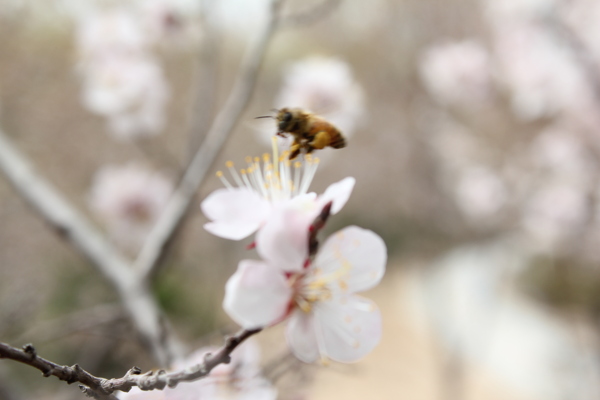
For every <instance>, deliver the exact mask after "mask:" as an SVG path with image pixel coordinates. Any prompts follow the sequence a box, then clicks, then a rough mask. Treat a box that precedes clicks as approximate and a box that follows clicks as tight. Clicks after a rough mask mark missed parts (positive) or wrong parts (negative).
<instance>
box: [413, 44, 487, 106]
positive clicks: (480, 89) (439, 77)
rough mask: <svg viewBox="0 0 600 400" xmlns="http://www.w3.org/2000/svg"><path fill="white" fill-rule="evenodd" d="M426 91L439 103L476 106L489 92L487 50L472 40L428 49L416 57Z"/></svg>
mask: <svg viewBox="0 0 600 400" xmlns="http://www.w3.org/2000/svg"><path fill="white" fill-rule="evenodd" d="M420 73H421V78H422V79H423V82H424V83H425V86H426V87H427V90H428V91H429V92H430V93H431V95H432V96H433V97H434V98H435V99H436V100H437V101H439V102H440V103H442V104H446V105H449V104H453V105H462V106H478V105H481V104H482V102H485V101H488V100H489V98H490V95H491V93H492V85H491V75H492V71H491V65H490V60H489V55H488V52H487V50H486V49H485V48H484V47H483V46H482V45H481V44H480V43H478V42H476V41H474V40H464V41H461V42H455V43H445V44H440V45H437V46H433V47H431V48H429V49H428V50H427V51H426V52H425V54H423V56H422V57H421V60H420Z"/></svg>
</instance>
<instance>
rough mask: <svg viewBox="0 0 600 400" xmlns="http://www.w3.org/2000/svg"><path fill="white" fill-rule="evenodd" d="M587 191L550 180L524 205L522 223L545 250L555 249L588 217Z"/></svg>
mask: <svg viewBox="0 0 600 400" xmlns="http://www.w3.org/2000/svg"><path fill="white" fill-rule="evenodd" d="M586 201H587V199H586V194H585V192H583V191H582V190H581V189H580V188H579V187H577V186H575V185H571V184H569V183H567V182H548V183H545V184H544V185H543V186H542V187H540V188H539V189H538V190H536V191H535V192H534V193H533V194H532V195H531V197H530V198H529V199H528V200H527V201H526V203H525V204H524V205H523V214H522V226H523V228H524V230H525V232H527V233H528V234H529V235H530V237H531V238H532V241H533V243H534V244H535V245H536V246H539V248H540V249H541V250H543V251H555V250H557V249H558V248H557V247H558V246H559V245H560V244H561V241H563V240H565V239H569V238H572V237H573V235H574V234H576V233H577V232H578V230H580V229H582V228H583V226H584V224H585V221H586V219H587V204H586Z"/></svg>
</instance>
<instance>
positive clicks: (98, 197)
mask: <svg viewBox="0 0 600 400" xmlns="http://www.w3.org/2000/svg"><path fill="white" fill-rule="evenodd" d="M172 192H173V183H172V181H171V180H170V179H169V178H168V177H166V176H165V175H163V174H162V173H159V172H154V171H152V170H149V169H147V168H146V167H143V166H141V165H137V164H133V163H131V164H127V165H125V166H122V167H117V166H105V167H103V168H102V169H100V170H99V171H98V172H97V173H96V176H95V177H94V182H93V185H92V188H91V189H90V193H89V204H90V207H91V209H92V211H94V212H95V213H96V214H97V215H98V216H99V217H100V218H101V219H102V220H103V221H104V222H105V224H106V227H107V229H108V232H109V234H110V236H111V237H112V238H113V239H114V240H115V241H116V242H117V243H119V244H121V245H122V246H123V247H125V248H128V249H132V250H135V249H137V248H138V247H139V245H141V243H142V242H143V240H144V239H145V237H146V235H147V234H148V232H149V231H150V229H151V228H152V226H153V225H154V222H155V221H156V219H157V218H158V216H159V214H160V212H161V211H162V210H163V208H164V207H165V205H166V203H167V201H168V200H169V197H170V196H171V193H172Z"/></svg>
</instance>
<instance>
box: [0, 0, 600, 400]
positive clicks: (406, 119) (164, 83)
mask: <svg viewBox="0 0 600 400" xmlns="http://www.w3.org/2000/svg"><path fill="white" fill-rule="evenodd" d="M266 10H267V1H264V0H261V1H258V0H257V1H252V2H250V1H244V0H222V1H210V0H205V1H200V0H178V1H173V2H162V1H158V0H156V1H154V0H152V1H150V0H148V1H144V0H130V1H128V2H125V1H109V0H104V1H103V0H96V1H93V0H85V1H84V0H46V1H43V2H42V1H35V0H0V129H2V130H3V131H4V132H5V133H6V134H7V135H8V136H9V137H10V138H11V139H12V140H13V141H14V143H15V145H16V146H17V147H18V148H19V149H20V151H22V152H23V153H24V154H25V155H26V156H27V157H29V158H30V159H31V161H32V163H33V164H34V165H35V167H36V169H37V170H38V171H39V172H40V173H41V175H42V176H43V177H44V178H46V179H48V180H49V181H50V182H51V183H52V184H53V185H55V186H56V187H57V188H58V189H59V190H60V191H61V192H62V193H63V194H64V195H65V196H66V197H67V198H68V199H69V201H71V202H72V203H73V204H74V205H75V206H76V207H77V208H78V209H79V210H81V211H82V212H83V213H85V214H86V215H87V216H89V217H90V218H91V219H93V220H94V221H95V222H96V223H97V225H98V226H99V227H102V229H104V230H105V232H106V234H107V235H108V236H109V237H110V238H111V240H112V241H113V242H114V243H115V244H116V245H118V246H119V247H120V248H121V249H122V250H123V251H124V252H125V253H127V254H130V255H135V254H136V251H137V250H138V249H139V246H140V244H141V242H142V241H143V238H144V237H145V234H147V232H148V230H149V229H150V227H151V226H152V223H153V221H154V218H156V216H157V215H158V213H159V212H160V210H161V209H162V207H163V206H164V204H165V202H166V201H167V200H168V196H169V195H170V193H171V191H172V190H173V187H174V185H175V184H176V182H177V179H178V176H180V174H181V171H182V170H183V168H184V167H185V165H186V164H187V162H188V161H189V159H190V156H191V154H193V153H194V151H195V149H196V148H197V147H198V145H199V143H201V140H202V133H203V132H204V131H205V130H206V128H207V127H208V126H210V122H211V120H212V118H213V117H214V115H215V113H216V112H217V111H218V110H219V109H220V107H221V106H222V104H223V102H224V100H225V99H226V97H227V94H228V93H229V90H230V89H231V86H232V84H233V82H234V79H235V76H236V73H237V70H238V67H239V63H240V60H241V57H242V55H243V53H244V50H245V49H246V48H247V45H248V44H249V43H251V41H252V39H253V38H254V37H256V35H257V32H258V31H259V29H260V28H261V26H262V25H263V24H264V23H265V21H266V15H267V12H266ZM285 15H286V16H288V17H289V18H284V20H283V22H282V25H281V27H280V29H279V30H278V31H277V33H276V34H275V36H274V38H273V40H272V42H271V46H270V47H269V49H268V51H267V54H266V58H265V60H264V63H263V68H262V71H261V73H260V76H259V80H258V83H257V86H256V89H255V93H254V95H253V98H252V102H251V104H250V106H249V108H248V110H247V111H246V112H245V113H244V114H243V116H242V118H241V119H240V120H239V121H238V123H237V127H236V129H235V131H234V132H233V134H232V135H231V136H230V138H229V139H228V141H227V144H226V145H225V148H224V150H223V151H222V152H221V153H220V155H219V157H218V159H217V162H216V163H215V165H214V166H213V169H212V170H211V173H210V175H209V176H208V177H207V178H206V179H205V182H204V184H203V185H202V187H201V189H200V190H199V192H198V195H197V200H196V202H195V205H194V207H193V208H192V210H191V212H190V213H189V215H188V216H187V219H186V222H185V224H184V225H183V227H182V229H180V230H179V231H178V233H177V235H176V238H175V240H174V243H173V244H172V245H171V246H170V248H169V250H168V253H167V256H166V258H165V261H164V263H163V266H162V268H161V269H160V271H159V274H158V276H157V277H156V279H155V282H154V288H153V290H154V292H155V294H156V296H157V298H158V299H159V302H160V304H161V306H162V308H163V309H164V311H165V313H166V315H167V316H168V317H169V318H170V319H171V321H172V323H173V325H174V328H175V331H176V332H177V333H178V335H179V336H180V337H181V338H182V339H183V340H184V341H185V342H186V343H187V344H188V345H189V346H190V348H191V349H194V348H199V347H201V346H205V345H209V344H214V345H216V344H219V343H220V342H221V340H222V337H223V335H224V334H225V333H229V332H233V331H234V330H235V326H234V325H233V323H232V322H231V321H230V320H229V318H228V317H227V316H226V315H225V314H224V312H223V311H222V308H221V302H222V299H223V295H224V285H225V282H226V280H227V279H228V278H229V276H231V274H232V273H233V272H234V271H235V269H236V267H237V263H238V262H239V260H241V259H243V258H249V257H250V258H252V257H255V256H256V255H255V254H254V253H253V252H249V251H247V250H245V249H244V247H245V245H247V244H249V243H250V242H251V239H246V240H245V241H242V243H240V242H232V241H227V240H225V239H221V238H218V237H215V236H212V235H210V234H208V233H207V232H206V231H205V230H204V229H203V224H204V223H206V222H207V220H206V218H205V217H204V216H203V215H202V213H201V212H200V209H199V204H200V201H201V200H202V199H203V198H204V197H206V196H207V195H208V194H209V193H211V192H212V191H213V190H215V189H217V188H220V187H222V183H221V182H220V181H219V180H218V179H217V178H216V177H214V173H215V172H216V171H217V170H220V169H224V168H225V163H226V162H227V161H230V160H231V161H233V162H234V163H236V165H244V159H245V157H246V156H252V157H254V156H260V155H262V154H263V153H265V152H269V151H270V135H272V134H273V132H274V129H275V128H274V126H273V121H271V120H268V119H267V120H255V119H254V117H256V116H261V115H267V114H269V112H270V111H269V110H271V109H272V108H274V107H282V106H301V107H305V108H309V109H311V110H312V111H314V112H317V113H319V114H320V115H323V116H325V117H327V118H328V119H329V120H331V121H333V122H335V123H336V125H338V126H339V127H340V128H341V129H342V131H343V132H344V134H345V135H346V136H347V137H348V143H349V145H348V147H347V148H345V149H343V150H330V149H328V150H327V149H326V150H323V151H322V152H319V153H318V154H317V155H318V156H319V157H320V158H321V165H320V167H319V170H318V172H317V175H316V177H315V180H314V181H313V184H312V186H311V189H312V190H314V191H315V192H317V193H321V192H322V191H323V190H324V189H325V188H326V187H327V186H328V185H329V184H331V183H333V182H336V181H338V180H340V179H342V178H344V177H346V176H354V177H355V178H356V180H357V183H356V186H355V189H354V192H353V194H352V196H351V198H350V200H349V202H348V204H347V205H346V206H345V208H344V209H343V210H342V212H340V213H339V214H337V215H336V216H335V217H333V218H332V219H331V220H330V222H329V223H328V226H327V228H326V232H334V231H335V230H337V229H340V228H341V227H344V226H347V225H359V226H361V227H364V228H368V229H371V230H373V231H375V232H377V233H378V234H379V235H381V236H382V237H383V238H384V240H385V242H386V244H387V248H388V271H387V273H386V276H385V277H384V279H383V282H382V283H381V285H380V286H379V287H377V288H376V289H373V290H372V291H371V292H369V293H367V294H366V295H367V296H368V297H371V298H373V299H374V300H375V301H376V302H377V303H378V305H379V306H380V308H381V310H382V313H383V318H384V331H383V332H384V333H383V335H384V336H383V339H382V342H381V344H380V345H379V347H377V348H376V349H375V351H374V352H373V353H372V354H370V355H369V356H368V357H366V358H365V359H364V360H363V361H361V362H359V363H357V364H352V365H338V364H333V365H330V366H328V367H323V366H301V364H300V363H299V362H297V361H294V360H292V359H290V358H289V357H288V356H286V354H287V353H286V345H285V343H284V340H283V332H282V330H281V329H280V328H279V327H277V328H273V329H270V330H268V331H267V332H264V333H261V334H260V335H258V336H257V341H258V343H259V344H261V347H262V360H263V361H262V365H263V366H264V373H265V376H266V377H267V378H268V379H270V380H271V381H272V382H273V384H274V385H275V386H276V387H277V389H278V391H279V397H278V398H281V399H335V398H344V399H363V398H366V397H368V398H375V399H398V398H411V399H432V400H446V399H447V400H467V399H482V400H486V399H529V400H535V399H546V400H553V399H577V400H578V399H597V398H598V397H599V396H600V386H599V384H600V381H599V379H600V370H599V368H600V359H599V357H598V356H599V353H598V350H599V349H598V344H599V343H598V339H599V334H600V321H599V320H598V317H599V312H600V265H599V262H600V197H599V196H600V174H599V170H598V163H599V162H600V45H599V43H600V3H599V2H597V1H595V0H444V1H441V0H371V1H369V2H364V1H357V0H339V1H335V0H334V1H331V0H320V1H318V0H311V1H295V0H288V1H287V3H286V8H285ZM0 340H1V341H3V342H7V343H10V344H12V345H14V346H20V345H22V344H25V343H29V342H31V343H33V344H34V345H35V346H36V348H37V350H38V353H39V354H41V355H42V356H44V357H45V358H48V359H51V360H53V361H55V362H57V363H60V364H67V365H72V364H74V363H79V364H80V365H81V366H82V367H84V368H85V369H87V370H89V371H91V372H93V373H95V374H96V375H99V376H104V377H116V376H122V375H123V374H124V373H125V372H126V370H127V369H128V368H130V367H131V366H132V365H137V366H139V367H141V368H142V369H144V370H147V369H150V368H153V367H154V365H153V360H152V358H151V357H150V356H149V355H148V354H147V353H146V352H145V350H144V348H143V347H142V346H141V345H140V344H139V343H138V341H137V339H136V336H135V333H134V331H133V327H132V325H131V324H130V322H129V321H128V319H127V317H126V314H125V313H124V311H123V309H122V306H121V305H120V304H119V301H118V297H117V295H116V294H115V291H114V290H113V288H111V287H110V285H109V284H108V283H106V282H105V281H104V280H103V279H102V277H101V276H100V275H99V274H98V273H97V272H96V270H94V269H93V268H91V267H90V265H89V264H88V262H87V261H86V260H84V259H83V258H82V257H81V256H80V255H79V254H78V253H77V252H75V251H74V250H73V248H72V247H71V246H70V245H69V244H68V243H66V242H64V241H63V240H61V238H60V237H59V236H58V235H56V233H55V232H54V231H53V230H52V229H51V228H50V227H49V226H47V225H46V224H45V223H44V221H43V220H42V219H41V218H40V217H39V216H38V215H36V214H35V213H34V212H33V211H32V210H31V209H30V208H29V207H28V206H27V205H26V203H25V202H24V201H23V200H22V199H21V198H20V197H19V196H18V195H17V194H16V192H15V191H14V190H13V188H12V187H11V186H10V185H9V183H8V182H7V181H6V180H5V179H4V177H2V178H0ZM30 398H36V399H79V398H83V395H82V394H81V393H80V392H79V391H78V389H77V388H76V387H70V386H67V385H65V384H63V383H61V382H57V381H56V380H55V379H54V378H49V379H43V378H42V377H40V375H39V372H37V371H35V370H33V369H32V368H30V367H25V366H21V365H17V364H16V363H14V362H9V361H2V362H0V399H1V400H5V399H6V400H19V399H30Z"/></svg>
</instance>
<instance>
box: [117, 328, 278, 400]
mask: <svg viewBox="0 0 600 400" xmlns="http://www.w3.org/2000/svg"><path fill="white" fill-rule="evenodd" d="M213 350H215V349H213V348H202V349H199V350H196V351H195V352H194V353H192V354H191V355H190V356H189V357H187V358H186V359H184V360H180V361H177V362H175V363H174V364H173V366H172V368H171V369H172V370H173V371H179V370H182V369H184V368H187V367H191V366H194V365H197V364H200V363H202V362H203V360H204V356H205V355H206V354H207V353H209V352H211V351H213ZM259 362H260V355H259V349H258V345H257V344H256V343H255V342H254V341H252V340H251V339H249V340H247V341H246V342H244V343H243V344H241V345H240V346H239V347H238V348H237V349H235V351H234V352H233V353H232V354H231V362H230V363H229V364H221V365H219V366H217V367H216V368H215V369H213V370H212V371H211V372H210V374H209V375H208V376H207V377H206V378H203V379H199V380H197V381H193V382H183V383H180V384H179V385H178V386H176V387H175V388H168V387H167V388H165V389H164V390H152V391H142V390H140V389H138V388H137V387H134V388H132V389H131V390H130V391H129V392H127V393H123V392H122V393H120V394H119V399H120V400H275V399H276V398H277V390H276V389H275V388H274V387H273V386H272V385H271V384H270V382H269V381H267V380H266V379H265V378H264V377H263V376H262V374H261V371H260V365H259Z"/></svg>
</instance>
